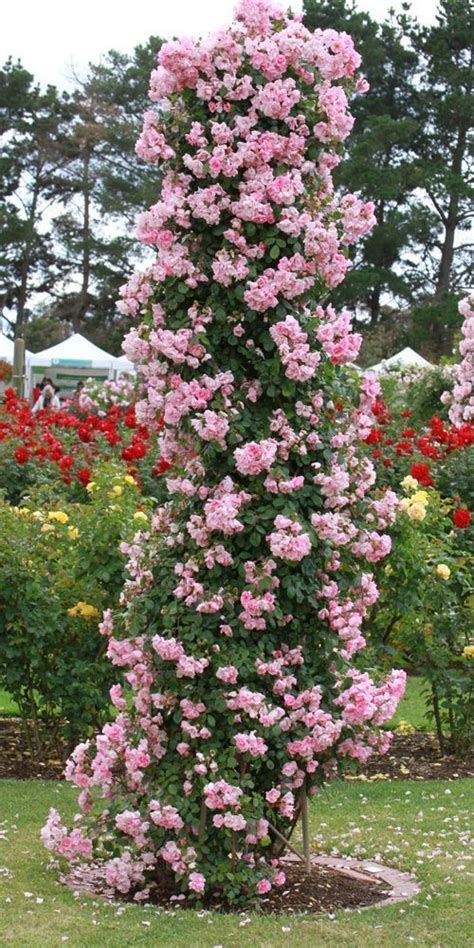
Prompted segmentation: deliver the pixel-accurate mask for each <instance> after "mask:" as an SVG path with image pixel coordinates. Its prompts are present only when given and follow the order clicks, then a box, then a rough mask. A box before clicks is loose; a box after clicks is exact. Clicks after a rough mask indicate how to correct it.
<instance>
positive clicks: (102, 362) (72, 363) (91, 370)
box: [26, 332, 133, 397]
mask: <svg viewBox="0 0 474 948" xmlns="http://www.w3.org/2000/svg"><path fill="white" fill-rule="evenodd" d="M26 362H27V375H28V378H29V381H30V386H31V390H33V388H34V387H35V385H37V384H38V382H39V381H40V380H41V378H42V376H43V375H45V374H47V375H49V376H51V377H52V379H53V381H54V383H55V384H56V385H57V386H58V388H59V389H60V391H61V396H62V397H68V396H70V395H71V393H72V392H73V391H74V389H75V387H76V385H77V383H78V382H85V381H86V379H88V378H93V379H96V380H97V381H104V380H105V379H113V378H114V377H115V376H116V374H117V373H118V372H125V371H130V372H131V371H133V366H132V363H131V362H128V360H127V359H125V357H124V356H121V357H119V358H117V357H116V356H113V355H112V354H111V353H109V352H106V351H105V350H104V349H100V348H99V346H96V345H94V343H93V342H90V341H89V339H86V338H85V336H82V335H81V333H78V332H76V333H74V334H73V335H72V336H69V338H68V339H63V341H62V342H58V344H57V345H56V346H50V347H49V348H48V349H43V350H42V352H35V353H34V354H33V353H32V354H30V355H29V356H28V358H27V360H26Z"/></svg>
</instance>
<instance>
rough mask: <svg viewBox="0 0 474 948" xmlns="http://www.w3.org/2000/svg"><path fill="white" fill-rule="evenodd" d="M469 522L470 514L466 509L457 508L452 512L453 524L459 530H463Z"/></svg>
mask: <svg viewBox="0 0 474 948" xmlns="http://www.w3.org/2000/svg"><path fill="white" fill-rule="evenodd" d="M470 522H471V514H470V512H469V510H468V509H467V507H458V508H457V510H454V511H453V523H454V526H455V527H458V528H459V530H465V529H466V527H468V526H469V524H470Z"/></svg>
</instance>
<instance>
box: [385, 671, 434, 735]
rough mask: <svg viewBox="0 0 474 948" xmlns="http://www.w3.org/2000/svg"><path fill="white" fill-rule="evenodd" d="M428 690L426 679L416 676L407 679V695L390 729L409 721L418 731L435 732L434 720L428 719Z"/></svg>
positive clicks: (391, 722)
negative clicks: (401, 722)
mask: <svg viewBox="0 0 474 948" xmlns="http://www.w3.org/2000/svg"><path fill="white" fill-rule="evenodd" d="M427 690H428V688H427V683H426V681H425V679H424V678H416V677H415V676H410V677H409V678H407V688H406V691H405V695H404V697H403V698H402V700H401V702H400V704H399V706H398V708H397V711H396V712H395V714H394V716H393V718H392V720H391V721H390V727H396V726H397V724H399V723H400V721H408V723H409V724H412V725H413V727H415V728H416V729H417V731H432V730H434V722H433V720H432V719H430V718H428V717H427V708H426V692H427Z"/></svg>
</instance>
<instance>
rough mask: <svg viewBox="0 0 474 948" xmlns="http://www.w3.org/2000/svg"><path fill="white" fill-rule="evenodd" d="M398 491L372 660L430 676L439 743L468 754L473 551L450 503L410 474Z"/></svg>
mask: <svg viewBox="0 0 474 948" xmlns="http://www.w3.org/2000/svg"><path fill="white" fill-rule="evenodd" d="M399 493H400V495H401V500H400V505H399V513H398V518H397V521H396V524H395V525H394V527H393V528H392V553H391V556H390V562H389V563H385V564H382V563H381V564H377V565H376V574H377V575H376V581H377V585H378V587H379V591H380V596H379V599H378V601H377V602H376V603H375V604H374V607H373V609H372V614H371V617H370V624H369V638H370V642H371V645H372V647H373V651H374V660H375V661H376V662H378V663H381V664H382V665H387V667H388V666H390V667H391V666H392V665H393V664H394V663H395V664H400V663H401V664H402V665H403V666H404V667H405V668H406V669H407V670H408V671H411V672H414V673H416V674H417V675H422V676H423V677H424V679H425V680H427V682H428V686H429V687H428V688H427V695H426V697H427V703H428V706H429V710H430V711H431V714H432V716H433V720H434V724H435V728H436V733H437V737H438V742H439V745H440V748H441V750H442V752H450V751H454V752H456V753H458V754H463V753H465V752H467V750H468V749H469V747H470V746H472V742H473V725H472V718H473V715H472V706H473V698H474V685H473V671H474V669H473V663H472V661H469V657H470V656H472V654H474V647H473V646H472V636H473V627H474V595H473V575H474V570H473V566H474V557H473V555H472V552H471V550H470V547H469V545H468V544H467V543H466V542H465V543H464V544H463V545H461V544H460V543H459V531H456V529H455V527H454V526H453V520H452V501H449V500H446V499H443V498H442V496H441V495H440V494H439V493H438V491H436V490H435V489H434V488H432V487H428V488H427V489H425V488H422V487H421V485H420V484H419V483H418V481H417V480H416V479H415V478H414V477H412V476H411V475H408V476H406V477H405V478H404V479H403V480H402V481H401V483H400V485H399Z"/></svg>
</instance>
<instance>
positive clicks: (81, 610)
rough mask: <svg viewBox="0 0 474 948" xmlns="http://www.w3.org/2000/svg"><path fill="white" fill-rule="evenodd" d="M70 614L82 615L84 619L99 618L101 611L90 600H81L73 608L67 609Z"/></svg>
mask: <svg viewBox="0 0 474 948" xmlns="http://www.w3.org/2000/svg"><path fill="white" fill-rule="evenodd" d="M67 613H68V615H69V616H77V615H80V616H82V618H83V619H98V618H99V616H100V612H99V610H98V609H96V608H95V606H91V605H90V604H89V603H88V602H82V600H79V602H78V603H76V605H75V606H72V608H71V609H68V610H67Z"/></svg>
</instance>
